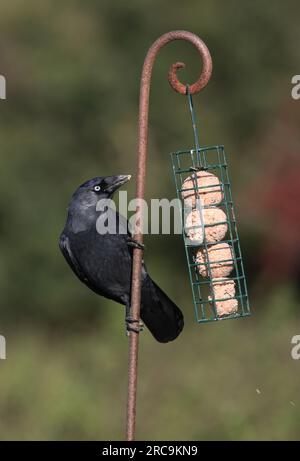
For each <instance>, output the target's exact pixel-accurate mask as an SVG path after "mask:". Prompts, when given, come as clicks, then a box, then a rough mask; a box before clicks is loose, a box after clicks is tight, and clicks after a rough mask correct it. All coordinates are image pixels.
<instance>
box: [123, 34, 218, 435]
mask: <svg viewBox="0 0 300 461" xmlns="http://www.w3.org/2000/svg"><path fill="white" fill-rule="evenodd" d="M173 40H185V41H188V42H191V43H192V44H193V45H195V47H196V48H197V50H198V52H199V54H200V56H201V58H202V61H203V68H202V72H201V75H200V77H199V78H198V80H197V81H196V82H195V83H193V84H192V85H189V92H190V93H191V94H195V93H198V92H199V91H200V90H201V89H202V88H204V87H205V86H206V85H207V83H208V81H209V79H210V76H211V72H212V60H211V56H210V53H209V50H208V48H207V46H206V45H205V43H204V42H203V41H202V40H201V39H200V38H199V37H198V36H197V35H195V34H193V33H191V32H188V31H185V30H175V31H171V32H167V33H166V34H164V35H162V36H161V37H159V38H158V39H157V40H156V41H155V42H154V43H153V45H152V46H151V47H150V49H149V51H148V53H147V55H146V58H145V61H144V65H143V71H142V76H141V84H140V106H139V135H138V172H137V186H136V203H137V207H136V214H135V217H136V221H135V222H136V224H135V235H134V239H135V241H136V242H137V243H138V244H140V245H142V244H143V232H142V229H143V199H144V193H145V179H146V160H147V146H148V117H149V94H150V83H151V76H152V69H153V64H154V61H155V58H156V55H157V53H158V52H159V50H160V49H161V48H162V47H163V46H164V45H166V44H167V43H169V42H171V41H173ZM183 67H185V64H184V63H182V62H176V63H175V64H172V65H171V67H170V70H169V77H168V78H169V82H170V85H171V86H172V88H173V89H174V90H175V91H177V92H178V93H180V94H183V95H185V94H186V84H185V85H184V84H182V83H181V82H180V81H179V79H178V78H177V70H178V69H180V68H183ZM142 258H143V252H142V251H141V250H140V249H138V248H134V250H133V263H132V284H131V317H132V319H133V320H134V321H135V322H139V320H140V304H141V269H142ZM138 344H139V334H138V333H137V332H134V331H131V332H130V333H129V367H128V398H127V420H126V423H127V424H126V439H127V440H134V437H135V415H136V391H137V362H138Z"/></svg>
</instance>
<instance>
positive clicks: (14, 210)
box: [0, 0, 300, 440]
mask: <svg viewBox="0 0 300 461" xmlns="http://www.w3.org/2000/svg"><path fill="white" fill-rule="evenodd" d="M299 14H300V5H299V2H298V1H297V0H295V1H293V0H287V1H285V2H282V1H278V0H274V1H273V2H270V1H269V0H268V1H267V0H253V1H250V0H247V1H244V2H240V1H238V0H226V1H225V2H221V1H220V0H212V1H209V2H208V1H199V0H190V1H189V2H182V1H180V0H173V1H165V2H162V1H157V0H144V1H140V0H131V1H130V2H124V1H121V0H114V1H108V0H97V1H96V0H90V1H88V2H82V1H79V0H72V1H70V0H63V1H60V2H53V1H52V2H51V1H50V0H43V1H38V0H26V1H25V0H9V1H6V0H3V1H2V2H1V6H0V74H3V75H4V76H5V77H6V79H7V100H6V101H0V114H1V116H0V145H1V169H0V235H1V239H0V254H1V257H0V298H1V301H0V302H1V308H0V334H2V335H4V336H5V337H6V341H7V360H1V361H0V438H1V439H10V440H11V439H26V440H28V439H42V440H45V439H62V440H63V439H70V440H73V439H74V440H75V439H111V440H116V439H122V438H123V437H124V426H125V404H126V387H127V374H126V373H127V345H128V341H127V338H126V336H125V334H124V312H123V309H122V308H121V307H120V306H119V305H117V304H115V303H113V302H110V301H107V300H105V299H103V298H101V297H98V296H97V295H95V294H93V293H92V292H91V291H89V290H88V289H87V288H86V287H85V286H83V285H82V284H81V283H79V281H78V280H77V279H76V278H75V277H74V275H73V273H72V272H71V270H70V269H69V268H68V267H67V265H66V263H65V261H64V259H63V257H62V255H61V254H60V252H59V250H58V243H57V242H58V236H59V234H60V232H61V230H62V228H63V225H64V220H65V216H66V207H67V204H68V200H69V198H70V195H71V194H72V192H73V190H74V189H75V188H76V187H77V186H78V185H79V184H81V183H82V182H83V181H85V180H87V179H88V178H90V177H94V176H97V175H103V176H104V175H112V174H129V173H132V174H134V173H135V168H136V150H137V110H138V94H139V78H140V73H141V68H142V63H143V59H144V56H145V53H146V51H147V49H148V47H149V46H150V45H151V44H152V42H153V41H154V40H155V39H156V38H157V37H158V36H159V35H161V34H162V33H164V32H167V31H169V30H172V29H187V30H190V31H192V32H194V33H196V34H198V35H200V36H201V37H202V38H203V39H204V41H205V42H206V44H207V46H208V47H209V49H210V51H211V54H212V57H213V62H214V71H213V77H212V80H211V82H210V84H209V85H208V87H207V88H206V89H205V91H203V92H201V94H199V95H198V96H196V97H195V99H194V103H195V107H196V110H197V114H198V122H199V128H200V142H201V144H202V145H211V144H225V148H226V150H227V155H228V160H229V164H230V173H231V180H232V187H233V193H234V198H235V202H236V206H237V216H238V220H239V230H240V237H241V244H242V251H243V254H244V258H245V268H246V274H247V276H248V280H249V295H250V302H251V306H252V310H253V316H252V317H251V318H249V319H242V320H236V321H228V322H220V323H218V324H209V325H204V326H203V325H200V326H198V325H197V324H196V322H195V321H194V316H193V308H192V298H191V292H190V287H189V281H188V274H187V267H186V261H185V255H184V247H183V242H182V239H181V237H180V236H164V235H162V236H148V237H147V238H146V245H147V251H146V254H145V258H146V262H147V265H148V269H149V271H150V273H151V275H152V277H153V278H154V279H155V280H156V281H157V282H158V283H159V284H160V285H161V286H162V287H163V288H164V289H165V291H166V292H167V293H168V294H169V295H170V296H171V297H172V298H173V299H174V300H176V302H177V304H178V305H179V306H181V307H182V309H183V311H184V314H185V319H186V320H185V322H186V326H185V329H184V332H183V333H182V335H181V336H180V337H179V338H178V340H176V341H175V342H174V343H170V344H167V345H161V344H158V343H156V342H155V341H154V340H153V338H152V337H151V336H150V334H149V333H148V332H147V331H146V332H144V333H143V335H142V337H141V347H140V363H139V391H138V415H137V417H138V420H137V438H139V439H148V440H151V439H152V440H164V439H170V440H180V439H183V440H193V439H197V440H199V439H210V440H211V439H225V440H231V439H242V440H245V439H259V440H260V439H297V438H299V437H300V399H299V385H300V361H296V360H292V358H291V338H292V336H293V335H296V334H300V317H299V279H300V264H299V256H300V254H299V253H300V243H299V238H298V237H299V233H300V211H299V196H300V181H299V175H300V159H299V148H300V134H299V122H300V102H297V101H294V100H293V99H292V98H291V94H290V92H291V78H292V76H293V75H295V74H299V71H300V57H299V44H300V28H299ZM178 60H183V61H184V62H186V64H187V68H186V70H183V71H181V73H180V77H181V79H182V81H185V82H193V81H194V80H195V79H196V78H197V76H198V74H199V72H200V70H201V62H199V58H198V56H197V53H196V51H195V50H194V49H193V47H192V46H191V45H190V44H187V43H182V42H173V43H171V44H169V45H168V46H166V47H165V48H164V49H163V50H162V51H161V53H160V55H159V56H158V59H157V62H156V64H155V68H154V74H153V81H152V91H151V107H150V140H149V143H150V145H149V163H148V166H149V170H148V177H147V198H148V199H150V198H154V197H156V198H160V197H169V198H172V197H174V196H175V187H174V185H173V178H172V171H171V162H170V158H169V155H168V153H169V152H171V151H173V150H177V149H181V148H189V147H191V146H192V145H193V138H192V130H191V124H190V118H189V113H188V107H187V101H186V100H185V98H184V97H182V96H179V95H178V94H176V93H174V92H173V91H172V90H171V89H170V87H169V85H168V82H167V78H166V75H167V71H168V68H169V65H170V63H172V62H174V61H178ZM134 186H135V177H133V181H132V182H131V184H130V185H129V187H128V191H129V196H130V198H133V196H134Z"/></svg>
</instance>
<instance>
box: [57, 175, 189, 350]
mask: <svg viewBox="0 0 300 461" xmlns="http://www.w3.org/2000/svg"><path fill="white" fill-rule="evenodd" d="M129 179H130V176H123V175H120V176H108V177H97V178H94V179H90V180H89V181H87V182H85V183H84V184H82V185H81V186H80V187H78V189H77V190H76V191H75V192H74V194H73V196H72V198H71V201H70V204H69V207H68V216H67V221H66V224H65V228H64V230H63V232H62V234H61V236H60V240H59V246H60V249H61V251H62V253H63V255H64V257H65V258H66V260H67V262H68V264H69V265H70V267H71V269H72V270H73V271H74V272H75V274H76V275H77V277H78V278H79V279H80V280H81V281H82V282H83V283H85V284H86V285H87V286H88V287H89V288H90V289H91V290H93V291H95V292H96V293H98V294H99V295H101V296H105V297H106V298H109V299H113V300H114V301H117V302H118V303H121V304H123V305H125V306H126V325H127V330H129V331H130V330H133V331H139V326H138V327H134V325H133V323H132V319H131V317H130V290H131V267H132V253H133V247H136V246H137V247H139V245H138V244H137V243H136V242H135V241H134V239H133V237H132V235H131V233H130V230H129V227H128V221H127V220H126V219H125V218H124V216H122V215H120V214H119V213H118V212H116V211H115V209H114V208H113V207H112V206H99V204H102V205H103V202H102V200H103V199H111V198H112V196H113V194H114V192H115V191H116V190H117V189H118V188H119V187H120V186H122V185H123V184H125V183H126V182H127V181H129ZM101 199H102V200H101ZM100 200H101V201H100ZM109 223H110V224H111V223H115V224H116V225H115V226H114V225H113V226H112V229H109V228H108V226H109ZM101 226H102V230H101V229H100V228H101ZM107 228H108V229H107ZM103 229H106V230H108V231H109V232H106V233H103ZM99 230H100V231H99ZM141 318H142V320H143V322H144V323H145V325H146V326H147V327H148V329H149V330H150V332H151V333H152V335H153V336H154V337H155V339H157V341H160V342H163V343H165V342H168V341H172V340H173V339H175V338H176V337H177V336H178V335H179V334H180V332H181V331H182V328H183V325H184V321H183V315H182V313H181V311H180V309H179V308H178V307H177V306H176V305H175V304H174V303H173V302H172V301H171V300H170V299H169V297H168V296H167V295H166V294H165V293H164V292H163V291H162V290H161V289H160V288H159V287H158V286H157V285H156V283H154V282H153V280H152V279H151V278H150V276H149V275H148V273H147V270H146V267H145V265H144V263H143V267H142V292H141Z"/></svg>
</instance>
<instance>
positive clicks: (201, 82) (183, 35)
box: [168, 31, 212, 94]
mask: <svg viewBox="0 0 300 461" xmlns="http://www.w3.org/2000/svg"><path fill="white" fill-rule="evenodd" d="M178 39H183V40H188V41H190V42H191V43H193V44H194V45H195V47H196V48H197V50H198V52H199V54H200V55H201V57H202V61H203V67H202V72H201V75H200V77H199V78H198V80H197V81H196V82H195V83H193V84H191V85H189V91H190V94H196V93H198V92H199V91H200V90H202V89H203V88H204V87H205V86H206V85H207V83H208V82H209V79H210V77H211V73H212V59H211V55H210V52H209V50H208V48H207V46H206V45H205V43H204V42H203V41H202V40H201V39H200V38H199V37H197V36H196V35H194V34H192V33H190V32H186V31H178ZM184 67H185V63H184V62H176V63H175V64H172V65H171V66H170V69H169V75H168V80H169V83H170V85H171V87H172V88H173V89H174V90H175V91H177V92H178V93H180V94H186V87H187V84H183V83H181V82H180V81H179V79H178V77H177V70H178V69H183V68H184Z"/></svg>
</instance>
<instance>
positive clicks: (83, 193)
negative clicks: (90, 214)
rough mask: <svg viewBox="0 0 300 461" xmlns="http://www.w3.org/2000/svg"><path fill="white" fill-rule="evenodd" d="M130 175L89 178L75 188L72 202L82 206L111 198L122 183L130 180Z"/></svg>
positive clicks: (88, 205)
mask: <svg viewBox="0 0 300 461" xmlns="http://www.w3.org/2000/svg"><path fill="white" fill-rule="evenodd" d="M130 178H131V176H130V175H118V176H105V177H101V176H98V177H96V178H93V179H89V180H88V181H86V182H85V183H83V184H82V185H81V186H79V187H78V189H76V191H75V192H74V194H73V197H72V202H74V201H75V202H76V203H77V204H80V205H82V206H87V207H90V206H93V205H94V206H96V205H97V202H98V201H99V200H101V199H111V198H112V196H113V194H114V193H115V192H116V190H117V189H119V188H120V187H121V186H122V185H123V184H125V183H126V182H128V181H129V180H130Z"/></svg>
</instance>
